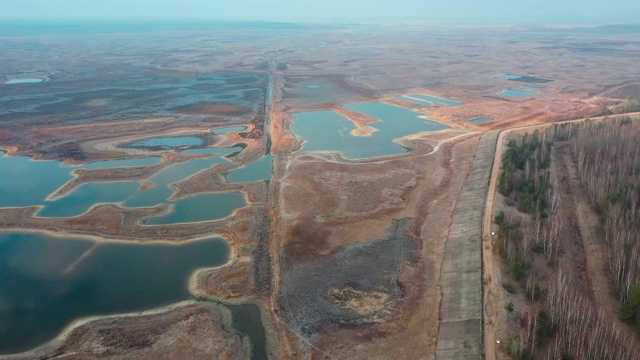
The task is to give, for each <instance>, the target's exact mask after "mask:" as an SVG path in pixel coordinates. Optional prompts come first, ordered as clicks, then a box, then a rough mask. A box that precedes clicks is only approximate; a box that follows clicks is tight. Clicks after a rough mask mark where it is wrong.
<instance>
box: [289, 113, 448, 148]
mask: <svg viewBox="0 0 640 360" xmlns="http://www.w3.org/2000/svg"><path fill="white" fill-rule="evenodd" d="M345 107H346V108H348V109H351V110H355V111H359V112H362V113H365V114H368V115H372V116H374V117H377V118H378V119H380V120H381V121H380V122H374V123H369V126H371V127H374V128H376V129H378V131H376V132H374V133H373V134H372V135H371V136H352V135H351V134H350V132H351V130H353V129H355V128H356V126H355V125H354V124H353V122H351V121H349V120H348V119H346V118H345V117H343V116H342V115H340V114H338V113H336V112H334V111H311V112H301V113H296V114H294V117H295V119H296V121H295V122H294V123H293V124H291V130H292V131H293V132H294V133H295V134H296V135H298V136H300V137H301V138H302V139H304V141H305V142H304V144H303V145H302V150H305V151H339V152H341V153H342V154H343V156H344V157H346V158H350V159H362V158H371V157H379V156H387V155H396V154H401V153H404V152H407V149H406V148H404V147H402V146H400V145H399V144H398V143H396V142H394V141H393V140H394V139H398V138H401V137H403V136H407V135H410V134H415V133H419V132H423V131H438V130H442V129H446V128H447V127H448V126H446V125H444V124H440V123H438V122H436V121H433V120H425V119H421V118H419V117H418V116H419V115H420V114H418V113H416V112H413V111H411V110H408V109H405V108H400V107H397V106H393V105H388V104H383V103H377V102H364V103H353V104H348V105H346V106H345Z"/></svg>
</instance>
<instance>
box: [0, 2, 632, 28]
mask: <svg viewBox="0 0 640 360" xmlns="http://www.w3.org/2000/svg"><path fill="white" fill-rule="evenodd" d="M639 15H640V1H639V0H607V1H594V0H439V1H434V0H0V18H4V19H100V18H101V19H128V20H131V19H220V20H265V21H286V22H342V23H344V22H347V23H358V22H406V21H471V22H486V23H492V22H496V23H561V24H584V23H594V24H603V23H638V22H640V16H639Z"/></svg>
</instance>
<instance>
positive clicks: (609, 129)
mask: <svg viewBox="0 0 640 360" xmlns="http://www.w3.org/2000/svg"><path fill="white" fill-rule="evenodd" d="M565 132H568V137H570V142H571V145H572V148H573V152H574V155H575V161H576V165H577V171H578V174H579V177H580V180H581V183H582V185H583V186H584V188H585V189H586V190H587V193H588V194H589V200H590V201H591V204H592V206H593V207H594V208H595V209H596V210H597V211H598V213H599V214H600V216H601V219H602V225H603V227H604V230H605V241H606V244H607V260H608V265H609V272H610V277H611V280H612V281H613V283H614V285H615V286H616V289H617V291H618V296H619V298H620V301H621V303H622V309H623V320H624V321H626V322H629V323H635V324H636V325H640V123H639V122H638V121H633V120H632V119H630V118H628V117H624V118H621V119H617V120H615V121H610V122H606V123H586V124H584V125H582V126H579V127H576V126H569V129H566V130H565Z"/></svg>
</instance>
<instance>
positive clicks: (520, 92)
mask: <svg viewBox="0 0 640 360" xmlns="http://www.w3.org/2000/svg"><path fill="white" fill-rule="evenodd" d="M537 93H538V91H537V88H535V87H532V86H523V87H522V88H520V89H507V90H503V91H501V92H499V93H498V95H501V96H508V97H522V96H530V95H535V94H537Z"/></svg>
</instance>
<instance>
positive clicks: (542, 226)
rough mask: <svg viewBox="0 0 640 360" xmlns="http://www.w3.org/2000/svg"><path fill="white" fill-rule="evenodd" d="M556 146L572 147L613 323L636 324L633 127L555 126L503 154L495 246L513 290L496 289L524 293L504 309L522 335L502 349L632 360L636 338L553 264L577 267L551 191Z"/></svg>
mask: <svg viewBox="0 0 640 360" xmlns="http://www.w3.org/2000/svg"><path fill="white" fill-rule="evenodd" d="M561 144H562V145H565V144H569V146H570V149H571V152H572V154H573V158H574V160H575V168H576V172H577V176H578V178H579V179H580V183H581V185H582V186H583V187H584V189H585V190H586V191H585V192H586V194H588V196H589V201H590V203H591V205H592V207H593V208H594V209H595V210H596V211H597V212H598V214H599V215H600V218H601V224H599V225H600V226H601V227H602V228H603V230H604V234H605V239H603V241H605V242H606V249H607V253H606V261H607V265H608V271H609V275H610V279H611V282H612V283H613V284H614V285H615V288H616V290H617V291H618V296H619V299H620V304H619V306H620V320H623V321H625V322H627V323H629V324H635V325H636V326H637V325H638V324H640V122H638V121H635V120H632V119H630V118H628V117H623V118H619V119H615V120H609V121H605V122H586V123H571V124H564V125H557V126H555V127H554V128H553V129H552V130H551V131H546V132H542V133H540V132H537V131H536V132H535V133H533V134H525V135H523V136H521V137H520V138H519V139H515V140H511V141H510V142H509V143H508V145H507V150H506V151H505V153H504V156H503V163H502V169H503V171H502V173H501V177H500V182H499V191H500V193H501V194H502V195H504V197H505V204H506V205H507V207H506V208H505V210H504V211H502V212H500V213H499V214H498V215H497V216H496V218H495V222H496V224H497V225H498V227H499V229H498V233H497V239H496V248H497V249H498V251H499V253H500V255H501V256H502V258H503V259H504V261H505V263H506V264H507V265H508V268H509V272H510V275H511V277H512V278H513V279H514V280H515V281H516V282H517V285H513V284H511V283H508V282H505V283H504V284H503V287H504V288H505V289H506V290H507V291H508V292H509V293H511V294H514V293H518V292H520V291H521V292H522V293H523V297H525V298H526V301H527V303H528V304H529V305H528V306H526V307H525V309H517V308H516V309H515V311H514V305H513V303H511V302H510V303H509V305H508V306H507V310H508V311H509V312H512V311H513V312H514V315H510V316H516V317H517V318H518V319H519V324H520V330H519V333H517V334H515V335H512V336H511V337H510V338H509V340H508V342H507V343H506V344H505V350H506V351H507V352H508V353H509V354H510V355H511V356H512V357H513V358H516V359H530V358H545V359H635V358H637V357H638V354H640V348H639V347H638V341H637V339H636V337H635V336H634V335H633V334H630V333H629V331H627V330H626V329H623V328H622V327H621V326H620V325H618V324H616V319H612V318H610V314H606V313H605V311H603V309H599V308H598V306H597V305H596V304H595V302H594V301H593V299H592V294H590V293H589V289H585V288H584V285H580V283H579V280H576V279H573V278H572V276H576V275H575V274H574V275H572V274H567V273H565V272H564V271H563V266H561V265H559V264H560V263H561V262H564V263H566V262H567V261H575V259H571V258H566V256H567V255H565V250H566V249H563V245H564V244H565V243H563V241H562V239H563V237H567V236H570V235H571V234H570V232H571V231H570V230H569V229H567V227H568V226H566V222H567V219H566V217H565V214H564V211H563V204H562V201H561V199H562V196H561V195H560V193H559V191H560V189H559V185H558V182H559V179H558V178H559V177H560V176H561V175H563V176H564V175H566V174H555V173H554V153H555V152H554V151H555V147H556V146H559V145H561ZM565 146H566V145H565ZM564 195H566V194H564ZM569 195H571V194H569ZM578 243H579V242H578ZM565 246H566V245H565ZM573 246H575V245H573ZM562 259H564V260H562Z"/></svg>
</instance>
